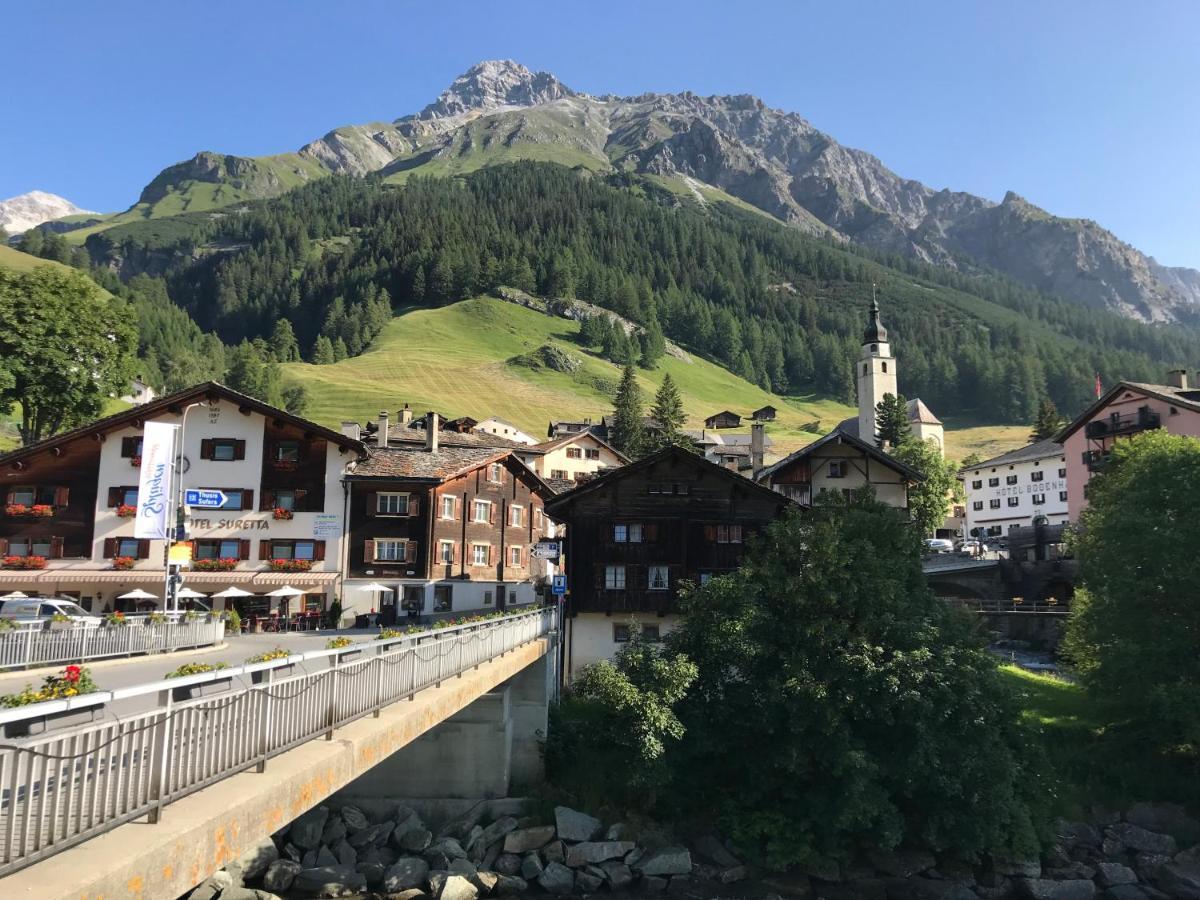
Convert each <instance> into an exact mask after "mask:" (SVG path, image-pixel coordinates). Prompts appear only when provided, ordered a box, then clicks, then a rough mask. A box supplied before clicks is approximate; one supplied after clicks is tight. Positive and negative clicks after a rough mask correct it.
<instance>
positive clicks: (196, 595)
mask: <svg viewBox="0 0 1200 900" xmlns="http://www.w3.org/2000/svg"><path fill="white" fill-rule="evenodd" d="M175 596H176V597H178V598H179V599H180V600H199V599H200V598H202V597H207V596H208V595H207V594H202V593H200V592H199V591H193V590H192V589H191V588H180V589H179V590H177V591H176V592H175Z"/></svg>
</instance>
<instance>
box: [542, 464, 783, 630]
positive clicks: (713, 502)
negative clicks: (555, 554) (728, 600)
mask: <svg viewBox="0 0 1200 900" xmlns="http://www.w3.org/2000/svg"><path fill="white" fill-rule="evenodd" d="M789 505H790V502H789V501H788V500H787V499H786V498H785V497H783V496H782V495H780V494H777V493H774V492H772V491H770V490H767V489H766V488H763V487H761V486H759V485H756V484H754V483H753V482H752V481H750V480H749V479H747V478H744V477H743V476H741V475H738V474H737V473H735V472H731V471H730V470H728V469H725V468H723V467H721V466H719V465H717V464H715V463H712V462H709V461H708V460H706V459H704V458H702V457H700V456H697V455H696V454H694V453H690V452H688V451H686V450H681V449H678V448H675V447H668V448H666V449H664V450H661V451H659V452H658V453H655V454H652V455H651V456H649V457H645V458H643V459H642V460H640V461H638V462H637V463H634V464H632V465H630V466H626V467H624V468H622V469H618V470H616V471H614V472H611V473H608V474H606V475H603V476H601V477H600V478H598V479H596V480H595V481H593V482H591V483H589V484H587V485H584V486H583V487H580V488H577V489H576V490H574V491H570V492H568V493H566V494H563V495H561V496H560V497H556V498H554V499H552V500H551V501H550V502H549V503H548V504H547V512H548V514H549V515H551V516H552V517H553V518H554V519H555V521H558V522H562V523H565V524H566V526H567V549H566V556H567V586H568V592H569V593H568V612H569V613H577V612H605V613H616V612H656V613H662V614H665V613H669V612H674V611H675V609H676V597H677V592H678V585H679V582H680V581H681V580H683V579H687V580H689V581H692V582H694V583H697V584H699V583H702V582H703V581H704V580H705V579H706V577H708V576H715V575H721V574H725V573H728V572H731V571H733V570H734V569H736V568H737V567H738V565H739V564H740V563H741V560H742V556H743V554H744V552H745V548H746V542H747V541H748V540H749V539H750V538H751V537H752V536H753V535H754V534H756V533H758V532H760V531H762V530H763V529H764V528H765V527H766V526H767V525H768V524H769V523H770V522H772V521H773V520H774V519H776V518H777V517H778V516H779V515H780V514H781V513H782V511H783V510H784V509H785V508H787V507H788V506H789Z"/></svg>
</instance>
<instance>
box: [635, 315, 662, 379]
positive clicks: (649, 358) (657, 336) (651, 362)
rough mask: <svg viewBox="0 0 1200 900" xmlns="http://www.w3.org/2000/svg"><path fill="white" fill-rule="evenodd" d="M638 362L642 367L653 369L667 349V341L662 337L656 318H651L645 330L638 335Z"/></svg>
mask: <svg viewBox="0 0 1200 900" xmlns="http://www.w3.org/2000/svg"><path fill="white" fill-rule="evenodd" d="M638 345H639V346H638V350H639V351H640V352H639V358H638V363H639V364H640V365H641V367H642V368H643V369H653V368H654V367H655V366H657V365H658V361H659V360H660V359H662V355H663V354H664V353H666V351H667V341H666V338H664V337H663V333H662V328H661V327H660V326H659V324H658V319H654V318H652V319H651V320H650V323H649V324H648V325H647V326H646V330H645V331H643V332H642V333H641V334H640V335H639V336H638Z"/></svg>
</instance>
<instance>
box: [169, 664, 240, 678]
mask: <svg viewBox="0 0 1200 900" xmlns="http://www.w3.org/2000/svg"><path fill="white" fill-rule="evenodd" d="M228 668H229V664H228V663H223V662H219V663H184V664H183V665H182V666H180V667H179V668H178V669H172V670H171V671H170V672H168V673H167V674H166V675H164V676H163V678H186V677H187V676H188V675H202V674H204V673H205V672H219V671H221V669H228Z"/></svg>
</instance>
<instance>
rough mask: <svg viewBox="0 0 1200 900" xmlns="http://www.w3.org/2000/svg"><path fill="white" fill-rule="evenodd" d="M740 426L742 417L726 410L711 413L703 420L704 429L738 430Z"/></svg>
mask: <svg viewBox="0 0 1200 900" xmlns="http://www.w3.org/2000/svg"><path fill="white" fill-rule="evenodd" d="M741 424H742V417H741V416H740V415H738V414H737V413H735V412H731V411H729V410H728V409H725V410H722V411H721V412H719V413H713V414H712V415H711V416H709V417H708V418H707V419H705V420H704V427H705V428H739V427H741Z"/></svg>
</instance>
